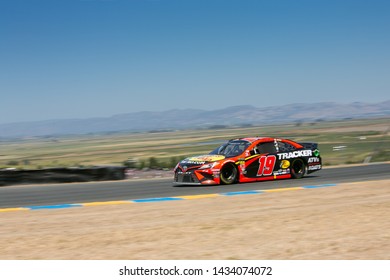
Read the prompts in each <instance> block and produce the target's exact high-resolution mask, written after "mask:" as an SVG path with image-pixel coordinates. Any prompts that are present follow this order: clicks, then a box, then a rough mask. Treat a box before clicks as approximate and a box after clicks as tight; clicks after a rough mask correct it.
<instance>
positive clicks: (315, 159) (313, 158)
mask: <svg viewBox="0 0 390 280" xmlns="http://www.w3.org/2000/svg"><path fill="white" fill-rule="evenodd" d="M318 162H320V158H318V157H311V158H309V159H308V160H307V163H318Z"/></svg>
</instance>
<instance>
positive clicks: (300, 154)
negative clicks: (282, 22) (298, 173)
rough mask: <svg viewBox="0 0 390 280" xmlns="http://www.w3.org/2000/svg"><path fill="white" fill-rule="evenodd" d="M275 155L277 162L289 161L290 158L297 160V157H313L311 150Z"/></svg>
mask: <svg viewBox="0 0 390 280" xmlns="http://www.w3.org/2000/svg"><path fill="white" fill-rule="evenodd" d="M277 155H278V158H279V160H283V159H291V158H298V157H311V156H312V155H313V152H312V151H311V150H300V151H294V152H289V153H280V154H277Z"/></svg>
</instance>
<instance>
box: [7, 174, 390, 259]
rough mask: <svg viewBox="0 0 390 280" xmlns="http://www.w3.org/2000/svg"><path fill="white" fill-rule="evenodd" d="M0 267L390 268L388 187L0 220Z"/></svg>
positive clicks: (12, 215) (22, 214)
mask: <svg viewBox="0 0 390 280" xmlns="http://www.w3.org/2000/svg"><path fill="white" fill-rule="evenodd" d="M0 259H3V260H6V259H15V260H17V259H25V260H31V259H94V260H98V259H103V260H108V259H127V260H136V259H149V260H151V259H153V260H158V259H168V260H175V259H185V260H194V259H200V260H210V259H222V260H237V259H298V260H308V259H354V260H355V259H386V260H388V259H390V180H383V181H375V182H374V181H373V182H365V183H347V184H339V185H337V186H334V187H327V188H321V189H303V190H294V191H285V192H272V193H263V194H256V195H243V196H232V197H222V196H221V197H213V198H202V199H191V200H183V201H167V202H159V203H129V204H124V205H105V206H89V207H83V208H72V209H58V210H38V211H18V212H0Z"/></svg>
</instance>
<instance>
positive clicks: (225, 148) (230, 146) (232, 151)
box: [210, 140, 250, 157]
mask: <svg viewBox="0 0 390 280" xmlns="http://www.w3.org/2000/svg"><path fill="white" fill-rule="evenodd" d="M249 145H250V143H249V142H248V141H244V140H234V141H230V142H228V143H226V144H223V145H222V146H220V147H218V148H216V149H215V150H214V151H212V152H211V153H210V155H223V156H225V157H235V156H238V155H241V154H242V153H243V152H244V151H245V150H246V148H248V147H249Z"/></svg>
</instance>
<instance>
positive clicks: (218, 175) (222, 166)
mask: <svg viewBox="0 0 390 280" xmlns="http://www.w3.org/2000/svg"><path fill="white" fill-rule="evenodd" d="M321 168H322V161H321V157H320V151H319V150H318V145H317V143H297V142H295V141H292V140H289V139H279V138H271V137H250V138H239V139H232V140H229V141H228V142H227V143H225V144H223V145H221V146H219V147H218V148H216V149H215V150H214V151H212V152H211V153H209V154H208V155H201V156H193V157H188V158H186V159H184V160H182V161H180V162H179V163H178V164H177V165H176V167H175V169H174V184H175V185H219V184H226V185H229V184H234V183H243V182H256V181H265V180H276V179H288V178H295V179H300V178H302V177H303V176H305V175H306V174H309V173H312V172H315V171H318V170H320V169H321Z"/></svg>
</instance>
